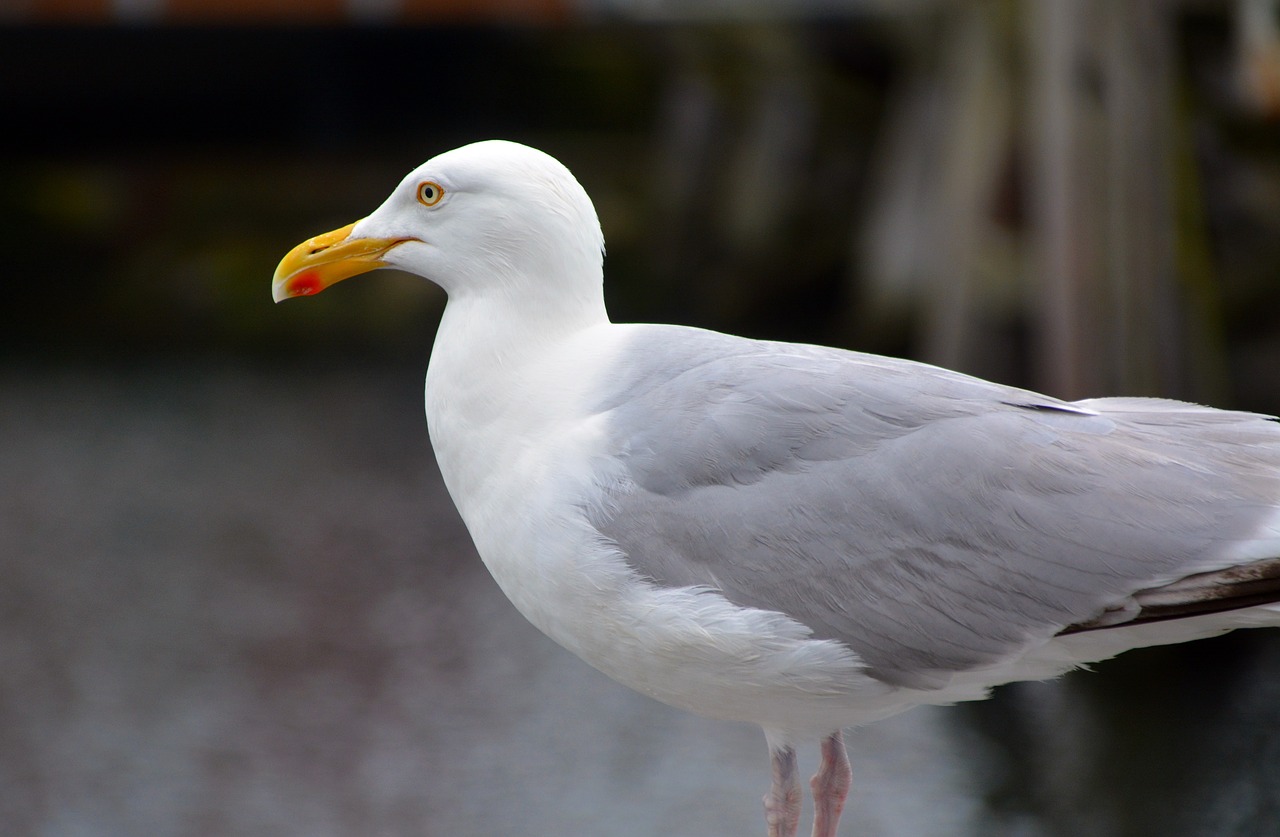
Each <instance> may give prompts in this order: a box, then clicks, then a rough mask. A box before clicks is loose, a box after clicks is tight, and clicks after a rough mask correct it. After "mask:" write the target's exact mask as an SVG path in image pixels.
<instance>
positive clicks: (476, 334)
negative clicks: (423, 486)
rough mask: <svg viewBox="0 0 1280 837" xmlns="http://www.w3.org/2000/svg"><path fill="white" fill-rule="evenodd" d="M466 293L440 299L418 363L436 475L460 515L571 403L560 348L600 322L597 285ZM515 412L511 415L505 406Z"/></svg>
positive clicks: (572, 387)
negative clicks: (559, 293)
mask: <svg viewBox="0 0 1280 837" xmlns="http://www.w3.org/2000/svg"><path fill="white" fill-rule="evenodd" d="M529 296H530V297H533V298H531V299H528V300H519V299H514V298H512V297H511V296H503V297H501V298H495V295H493V294H474V295H468V294H466V293H462V294H457V295H455V296H452V297H451V298H450V300H449V303H448V305H447V306H446V307H445V311H444V316H443V318H442V319H441V321H440V330H439V332H438V333H437V335H436V340H435V347H434V348H433V350H432V353H431V363H430V366H429V367H428V370H427V386H426V412H427V426H428V430H429V431H430V434H431V442H432V446H433V447H434V448H435V451H436V458H437V461H438V462H439V464H440V470H441V473H442V475H443V476H444V478H445V483H446V485H447V486H448V488H449V491H450V494H451V495H452V496H453V499H454V501H455V503H456V504H457V505H458V507H459V508H460V509H461V510H462V511H463V514H464V517H465V516H466V506H467V505H468V501H469V499H474V498H476V497H478V496H480V495H482V494H483V493H484V491H485V485H486V484H487V483H488V482H489V480H490V479H491V478H492V477H493V476H494V475H495V474H496V473H497V472H498V471H500V470H502V469H507V468H510V467H512V463H513V462H514V461H516V460H518V459H519V458H520V457H521V456H522V455H523V454H524V452H525V451H526V450H527V449H528V448H529V447H531V446H533V445H534V444H535V443H536V440H537V439H538V438H539V435H540V433H541V430H542V427H543V426H544V424H548V425H549V423H551V422H553V421H554V420H555V417H556V416H557V415H558V414H559V412H560V411H562V410H564V409H566V408H567V406H568V405H569V404H570V403H576V400H577V399H576V397H575V396H574V394H573V393H574V392H575V391H576V387H577V385H578V383H580V380H581V377H582V375H581V374H578V373H576V372H575V367H576V366H578V365H579V364H584V365H586V366H590V365H591V364H592V361H593V360H594V358H589V357H579V356H578V355H577V354H575V352H573V351H572V350H567V349H566V347H567V346H569V345H570V344H572V343H573V342H574V338H575V337H576V336H578V335H581V334H582V333H583V332H584V331H587V330H590V329H593V328H595V327H599V326H607V325H608V324H609V319H608V315H607V313H606V311H605V307H604V300H603V296H602V295H601V294H595V295H589V294H584V295H582V296H581V297H580V298H578V299H576V300H574V299H569V300H565V299H561V300H559V301H558V302H556V303H554V304H553V303H550V302H548V301H547V300H546V299H545V298H543V299H538V298H537V297H538V296H544V297H545V294H543V295H539V294H530V295H529ZM515 412H518V413H519V416H518V418H517V417H516V416H514V415H513V413H515Z"/></svg>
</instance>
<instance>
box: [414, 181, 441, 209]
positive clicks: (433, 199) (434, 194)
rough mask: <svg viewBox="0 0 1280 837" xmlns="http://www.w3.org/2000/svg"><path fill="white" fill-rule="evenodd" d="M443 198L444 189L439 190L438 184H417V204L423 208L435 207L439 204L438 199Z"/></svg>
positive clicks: (428, 182)
mask: <svg viewBox="0 0 1280 837" xmlns="http://www.w3.org/2000/svg"><path fill="white" fill-rule="evenodd" d="M443 197H444V189H441V188H440V184H439V183H433V182H431V181H430V180H428V181H426V182H424V183H419V184H418V203H420V204H422V205H423V206H435V205H436V204H438V203H440V199H441V198H443Z"/></svg>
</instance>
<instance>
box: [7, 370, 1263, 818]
mask: <svg viewBox="0 0 1280 837" xmlns="http://www.w3.org/2000/svg"><path fill="white" fill-rule="evenodd" d="M420 377H421V376H420V373H418V372H415V371H414V370H405V369H396V370H367V369H337V370H334V369H321V368H318V367H317V368H307V369H296V370H264V369H248V368H239V367H235V366H231V365H223V366H217V365H200V366H178V365H175V366H171V367H165V368H150V369H125V368H123V367H120V368H99V369H94V368H77V369H58V368H43V369H41V368H24V369H16V370H14V369H10V370H7V371H0V462H2V465H0V823H3V827H0V831H3V833H5V834H14V835H42V836H44V835H47V836H48V837H55V836H56V837H63V836H64V835H66V836H68V837H79V835H121V837H124V835H139V834H147V835H249V834H252V835H282V836H283V835H298V837H302V836H303V835H306V837H324V835H445V834H448V835H510V834H575V835H592V834H599V835H653V834H681V835H683V834H688V835H743V834H757V833H763V824H762V818H761V809H760V796H761V795H762V794H763V792H764V790H765V787H766V784H767V781H768V761H767V757H766V750H765V745H764V741H763V737H762V736H761V734H760V732H759V730H757V729H755V728H751V727H746V726H736V725H728V724H721V723H715V722H711V721H707V720H703V719H700V718H694V717H692V716H688V715H685V714H683V713H680V712H677V711H675V710H671V709H668V708H666V707H664V706H661V705H659V704H657V703H654V702H652V701H650V700H648V699H646V698H643V697H641V696H639V695H636V694H633V693H631V692H629V691H628V690H626V689H624V688H622V687H621V686H617V685H615V684H614V683H612V682H611V681H609V680H608V679H606V678H604V677H603V676H602V675H599V674H598V673H596V672H595V671H593V670H591V669H590V668H588V667H587V666H586V665H584V664H582V663H580V662H579V661H577V660H576V659H575V658H573V657H571V656H570V655H569V654H568V653H566V652H564V651H562V650H560V649H559V648H557V647H556V646H555V645H553V644H552V643H551V642H550V641H549V640H546V639H545V638H543V637H542V636H541V635H539V634H538V633H537V632H536V631H535V630H534V629H532V628H531V627H530V626H528V625H527V624H526V623H525V622H524V621H523V619H522V618H521V617H520V616H519V615H518V614H516V613H515V611H514V610H513V609H512V608H511V607H510V606H509V605H508V604H507V603H506V601H505V600H504V599H503V597H502V595H501V593H500V592H499V591H498V590H497V588H496V587H495V586H494V585H493V584H492V582H491V581H490V580H489V578H488V576H487V574H486V573H485V571H484V568H483V566H482V565H481V564H480V562H479V560H478V558H477V557H476V556H475V554H474V551H473V549H472V547H471V544H470V541H469V539H468V538H467V535H466V532H465V530H464V529H463V527H462V525H461V523H460V521H459V520H458V518H457V516H456V514H455V512H454V510H453V507H452V504H451V503H450V501H449V498H448V496H447V495H446V493H445V491H444V489H443V486H442V485H441V483H440V480H439V475H438V473H437V472H436V470H435V466H434V463H433V459H432V456H431V452H430V449H429V446H428V441H427V435H426V430H425V425H424V422H423V419H422V417H421V381H420ZM1210 647H1211V649H1216V650H1211V651H1209V652H1204V653H1202V654H1201V655H1200V656H1198V657H1197V656H1193V657H1190V658H1187V659H1189V660H1191V661H1192V662H1191V664H1188V665H1191V667H1190V668H1186V669H1176V668H1175V673H1174V676H1172V677H1170V674H1169V671H1170V668H1169V665H1167V664H1165V663H1164V662H1163V661H1164V659H1165V658H1160V657H1153V656H1147V657H1145V658H1143V660H1145V662H1143V660H1139V663H1138V665H1137V668H1128V669H1119V668H1117V665H1118V664H1109V665H1108V666H1104V669H1106V670H1105V671H1104V672H1103V673H1101V674H1098V675H1093V676H1089V675H1084V676H1082V677H1084V678H1085V679H1084V680H1081V679H1079V677H1081V676H1077V677H1076V678H1069V679H1068V680H1067V681H1065V683H1063V684H1047V685H1046V684H1035V685H1029V686H1025V687H1020V688H1017V689H1011V690H1006V691H1005V692H1003V693H1002V694H1001V695H1000V697H999V699H998V700H997V701H996V702H995V703H990V704H986V705H983V706H981V707H962V708H949V709H937V710H934V709H929V710H917V711H915V712H912V713H908V714H906V715H903V716H900V717H898V718H895V719H891V720H889V721H886V722H883V723H880V724H878V725H874V726H872V727H869V728H866V729H863V730H859V731H856V732H854V733H852V734H851V735H850V736H849V742H850V750H851V757H852V760H853V765H854V771H855V787H854V792H853V795H852V797H851V800H850V805H849V809H848V811H847V813H846V818H845V827H844V829H843V832H842V833H846V834H858V835H861V837H877V835H911V837H929V835H961V837H963V835H979V834H981V835H991V834H1008V835H1027V837H1032V836H1033V835H1035V836H1038V835H1065V834H1072V835H1079V834H1097V835H1139V834H1144V835H1145V834H1153V835H1154V834H1162V835H1170V834H1174V835H1177V834H1185V835H1192V834H1195V835H1206V834H1223V835H1225V834H1240V835H1246V834H1249V835H1252V834H1269V833H1276V832H1277V831H1278V830H1280V812H1277V810H1276V805H1275V802H1274V801H1273V800H1275V799H1277V798H1280V794H1277V792H1276V791H1277V789H1280V777H1277V775H1276V772H1277V771H1276V768H1277V766H1280V752H1278V751H1280V686H1278V685H1277V677H1276V674H1277V672H1280V659H1278V658H1280V645H1277V644H1275V643H1267V642H1265V641H1262V642H1255V643H1252V644H1246V645H1244V646H1238V645H1233V646H1210ZM1241 647H1243V648H1244V650H1243V651H1241V650H1240V648H1241ZM1215 654H1217V655H1218V656H1224V655H1226V656H1232V657H1233V659H1232V661H1231V665H1229V666H1228V665H1225V664H1223V665H1214V664H1212V663H1213V657H1214V655H1215ZM1179 659H1180V658H1179ZM1197 661H1198V662H1197ZM1192 664H1194V665H1192ZM1200 664H1205V665H1200ZM1144 667H1145V668H1144ZM1148 670H1151V671H1152V673H1153V677H1152V678H1151V679H1150V680H1147V679H1145V678H1144V671H1148ZM1109 675H1110V676H1111V677H1112V678H1113V679H1114V680H1115V681H1116V682H1118V683H1119V686H1117V691H1115V692H1110V693H1107V692H1105V691H1102V692H1098V691H1097V689H1099V688H1101V687H1096V688H1095V687H1094V686H1093V685H1081V684H1084V683H1086V681H1087V683H1088V684H1092V683H1093V679H1092V678H1101V679H1106V678H1108V676H1109ZM1206 681H1207V682H1206ZM1219 681H1224V682H1219ZM1193 684H1194V685H1195V688H1194V689H1192V688H1191V686H1192V685H1193ZM1189 692H1195V695H1197V697H1195V699H1194V700H1192V699H1188V698H1187V697H1186V694H1187V693H1189ZM1180 695H1181V696H1180ZM1170 706H1172V707H1173V708H1170ZM803 757H804V768H805V769H806V770H810V769H812V768H813V767H814V766H815V762H816V753H815V752H814V751H813V750H812V749H811V750H809V751H807V752H805V753H804V754H803Z"/></svg>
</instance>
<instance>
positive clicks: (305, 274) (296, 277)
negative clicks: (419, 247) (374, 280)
mask: <svg viewBox="0 0 1280 837" xmlns="http://www.w3.org/2000/svg"><path fill="white" fill-rule="evenodd" d="M354 226H355V224H348V225H346V226H345V227H343V228H342V229H339V230H334V231H333V232H327V233H325V234H324V235H318V236H316V237H315V238H309V239H307V240H306V241H304V242H302V243H301V244H299V245H298V246H297V247H294V248H293V249H292V250H290V251H289V253H288V255H286V256H285V257H284V258H283V259H281V260H280V264H279V266H278V267H276V275H275V276H274V277H273V278H272V280H271V298H272V299H274V300H275V301H276V302H280V301H281V300H285V299H288V298H289V297H294V296H311V295H312V294H318V293H320V292H321V291H323V290H324V289H325V288H327V287H329V286H330V285H333V284H335V283H337V282H341V281H342V280H343V279H349V278H351V277H352V276H358V275H359V274H361V273H367V272H368V271H370V270H376V269H378V268H380V267H386V266H387V263H386V262H385V261H384V260H383V258H382V257H383V256H385V255H386V253H387V251H388V250H390V249H391V248H392V247H395V246H396V245H397V244H403V243H404V242H405V241H408V240H409V239H407V238H350V237H349V236H350V235H351V228H352V227H354Z"/></svg>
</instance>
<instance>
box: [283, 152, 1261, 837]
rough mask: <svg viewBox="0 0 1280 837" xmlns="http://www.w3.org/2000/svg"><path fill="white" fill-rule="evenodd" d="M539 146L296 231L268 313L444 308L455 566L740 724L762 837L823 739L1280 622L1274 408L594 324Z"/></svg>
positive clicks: (595, 290) (439, 342)
mask: <svg viewBox="0 0 1280 837" xmlns="http://www.w3.org/2000/svg"><path fill="white" fill-rule="evenodd" d="M603 261H604V238H603V234H602V232H601V228H600V222H599V220H598V218H597V216H596V213H595V209H594V208H593V206H592V203H591V200H590V198H589V197H588V196H587V193H586V191H585V190H584V189H583V188H582V186H581V185H580V184H579V183H578V181H577V180H576V179H575V178H574V176H573V175H572V174H571V173H570V171H569V170H568V169H567V168H566V167H565V166H564V165H562V164H561V163H560V162H558V161H557V160H556V159H554V158H553V157H551V156H549V155H547V154H545V153H543V152H541V151H537V150H535V149H532V148H529V147H527V146H524V145H520V144H517V143H513V142H508V141H502V140H490V141H485V142H478V143H474V144H471V145H466V146H463V147H461V148H457V149H454V150H452V151H448V152H445V153H443V154H440V155H438V156H436V157H434V158H432V159H431V160H428V161H427V162H426V163H424V164H423V165H421V166H420V167H418V168H417V169H415V170H414V171H413V172H411V173H410V174H409V175H408V176H407V177H405V178H404V180H403V181H401V183H400V184H399V185H398V186H397V187H396V188H395V190H394V191H393V192H392V193H391V195H390V197H388V198H387V199H386V201H385V202H384V203H383V204H382V205H381V206H380V207H378V208H377V209H376V210H375V211H374V212H373V213H372V214H371V215H369V216H368V217H366V218H364V219H362V220H360V221H357V222H356V223H354V224H351V225H349V226H346V227H343V228H341V229H338V230H335V231H333V232H330V233H326V234H324V235H320V236H317V237H315V238H312V239H310V240H308V241H305V242H303V243H302V244H300V245H298V246H297V247H296V248H294V249H293V250H292V251H290V252H289V253H288V255H286V256H285V257H284V259H283V260H282V261H281V262H280V265H279V267H278V268H277V270H276V273H275V278H274V281H273V284H272V295H273V298H274V299H275V300H276V301H277V302H279V301H281V300H284V299H287V298H291V297H296V296H308V295H311V294H315V293H318V292H319V291H322V290H324V289H325V288H327V287H329V286H330V285H332V284H334V283H336V282H339V281H341V280H343V279H346V278H349V277H351V276H356V275H358V274H362V273H365V272H367V271H370V270H374V269H375V268H382V267H392V268H398V269H400V270H404V271H407V272H409V273H413V274H416V275H418V276H421V277H424V278H426V279H428V280H430V281H432V282H435V283H436V284H437V285H439V286H440V287H442V288H443V289H444V290H445V292H446V293H447V295H448V302H447V304H446V306H445V310H444V313H443V315H442V319H441V322H440V328H439V332H438V335H437V337H436V340H435V345H434V348H433V350H432V352H431V359H430V364H429V367H428V371H427V376H426V394H425V400H426V416H427V426H428V432H429V434H430V437H431V443H432V446H433V448H434V450H435V454H436V458H437V460H438V461H439V465H440V472H441V474H442V475H443V477H444V482H445V484H446V486H447V487H448V490H449V494H450V496H451V497H452V499H453V501H454V503H455V504H456V505H457V508H458V511H459V513H460V514H461V516H462V519H463V521H464V522H465V523H466V526H467V529H468V531H469V532H470V535H471V537H472V539H473V540H474V542H475V545H476V548H477V551H478V552H479V554H480V557H481V559H482V560H483V561H484V563H485V565H486V566H487V567H488V569H489V571H490V573H491V574H492V576H493V578H494V580H495V581H496V582H497V583H498V585H499V586H500V587H501V588H502V590H503V592H504V593H505V594H506V596H507V597H508V598H509V599H510V600H511V602H512V604H514V605H515V607H516V608H517V609H518V610H519V611H520V612H521V613H522V614H523V615H524V616H525V617H526V618H527V619H528V620H529V621H530V622H532V623H533V624H534V625H535V626H536V627H537V628H539V629H540V630H542V631H543V632H544V633H546V634H547V635H548V636H549V637H551V638H552V639H553V640H555V641H556V642H558V643H559V644H560V645H562V646H564V647H565V648H566V649H568V650H569V651H571V652H573V653H574V654H576V655H578V656H579V657H581V658H582V659H583V660H585V661H586V662H587V663H589V664H591V665H592V666H594V667H595V668H597V669H599V670H600V671H602V672H604V673H605V674H607V675H609V676H610V677H612V678H614V679H615V680H617V681H619V682H621V683H623V684H625V685H626V686H629V687H630V688H632V689H635V690H637V691H639V692H642V693H643V694H646V695H649V696H651V697H653V698H656V699H657V700H660V701H663V702H665V703H667V704H670V705H672V706H676V707H679V708H681V709H684V710H688V711H690V712H694V713H698V714H701V715H705V716H710V717H712V718H719V719H725V720H734V721H746V722H750V723H754V724H757V725H759V726H760V727H762V728H763V730H764V734H765V739H766V742H767V744H768V748H769V753H770V758H771V774H772V783H771V787H770V789H769V791H768V793H767V794H766V795H765V797H764V809H765V820H766V824H767V830H768V834H769V835H770V837H793V835H795V834H797V832H798V830H799V823H800V815H801V801H802V794H801V788H800V780H799V773H798V767H797V759H796V748H797V746H799V745H802V744H806V743H812V742H821V761H820V766H819V768H818V770H817V773H816V775H814V776H813V778H812V780H811V782H810V785H811V789H812V796H813V801H814V813H813V832H812V833H813V834H814V835H815V837H834V835H835V834H836V831H837V827H838V823H839V819H840V814H841V811H842V809H843V807H844V803H845V799H846V797H847V794H848V791H849V787H850V783H851V771H850V767H849V759H848V756H847V755H846V751H845V746H844V742H843V739H842V737H841V736H842V730H844V729H847V728H850V727H856V726H859V725H862V724H866V723H870V722H872V721H876V720H878V719H881V718H885V717H888V716H891V715H894V714H897V713H899V712H902V711H904V710H907V709H910V708H912V707H914V706H919V705H925V704H951V703H954V702H957V701H963V700H975V699H981V698H983V697H985V696H987V695H988V693H989V691H990V689H991V688H992V687H994V686H997V685H1000V684H1002V683H1008V682H1012V681H1018V680H1040V679H1046V678H1051V677H1055V676H1057V675H1060V674H1062V673H1064V672H1066V671H1068V670H1070V669H1073V668H1076V667H1078V666H1081V665H1083V664H1087V663H1090V662H1094V661H1097V660H1102V659H1106V658H1108V657H1112V656H1114V655H1116V654H1118V653H1120V652H1122V651H1126V650H1128V649H1131V648H1137V647H1142V646H1150V645H1160V644H1167V643H1176V642H1184V641H1187V640H1192V639H1197V638H1201V637H1207V636H1212V635H1217V634H1221V633H1225V632H1227V631H1230V630H1233V629H1235V628H1244V627H1263V626H1268V625H1276V624H1280V422H1278V420H1277V419H1276V418H1274V417H1269V416H1264V415H1258V414H1254V413H1246V412H1232V411H1225V410H1217V409H1212V408H1209V407H1203V406H1199V405H1194V404H1187V403H1181V402H1176V401H1168V400H1160V399H1146V398H1097V399H1089V400H1083V401H1071V402H1067V401H1060V400H1058V399H1056V398H1052V397H1049V396H1045V395H1040V394H1038V393H1035V392H1030V391H1027V390H1022V389H1016V388H1013V387H1008V386H1002V385H1000V384H997V383H991V382H988V381H984V380H981V379H978V378H974V377H970V376H967V375H963V374H959V373H956V372H951V371H948V370H945V369H941V368H938V367H935V366H930V365H926V364H922V363H916V362H911V361H906V360H898V359H893V358H886V357H880V356H876V355H869V354H860V353H856V352H850V351H845V350H841V349H835V348H827V347H822V346H816V345H801V344H794V343H784V342H771V341H764V340H752V339H747V338H743V337H736V336H731V335H727V334H721V333H718V332H714V331H708V330H703V329H698V328H689V327H682V326H675V325H655V324H615V323H612V322H610V320H609V317H608V314H607V313H606V310H605V304H604V295H603Z"/></svg>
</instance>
